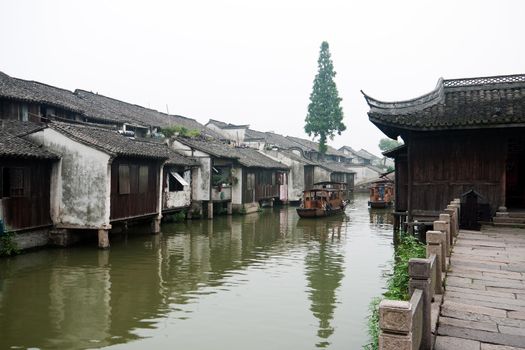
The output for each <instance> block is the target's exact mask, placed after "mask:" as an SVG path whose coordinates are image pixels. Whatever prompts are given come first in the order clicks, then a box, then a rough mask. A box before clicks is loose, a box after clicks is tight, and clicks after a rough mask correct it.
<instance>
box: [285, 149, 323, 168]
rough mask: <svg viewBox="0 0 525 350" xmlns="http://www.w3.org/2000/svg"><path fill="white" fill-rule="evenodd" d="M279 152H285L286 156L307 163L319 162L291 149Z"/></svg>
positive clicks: (314, 163) (315, 163)
mask: <svg viewBox="0 0 525 350" xmlns="http://www.w3.org/2000/svg"><path fill="white" fill-rule="evenodd" d="M279 153H282V154H284V155H285V156H286V157H288V158H290V159H293V160H295V161H298V162H301V163H304V164H305V165H318V163H317V162H314V161H313V160H310V159H307V158H305V157H303V156H300V155H298V154H296V153H294V152H292V151H289V150H279Z"/></svg>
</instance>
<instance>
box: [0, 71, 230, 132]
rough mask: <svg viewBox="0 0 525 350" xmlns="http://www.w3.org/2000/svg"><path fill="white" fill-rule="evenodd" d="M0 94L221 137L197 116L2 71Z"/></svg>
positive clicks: (106, 119)
mask: <svg viewBox="0 0 525 350" xmlns="http://www.w3.org/2000/svg"><path fill="white" fill-rule="evenodd" d="M0 97H3V98H8V99H15V100H19V101H27V102H34V103H42V104H47V105H50V106H54V107H57V108H61V109H64V110H67V111H71V112H74V113H76V114H78V115H80V116H84V117H87V118H92V119H95V120H96V121H102V122H105V123H108V122H113V123H129V124H134V125H141V126H148V127H149V126H154V127H166V126H170V125H179V126H183V127H185V128H186V129H196V130H199V131H200V132H201V134H203V135H204V136H207V137H214V138H218V139H220V138H222V136H221V135H220V134H218V133H216V132H214V131H213V130H211V129H209V128H207V127H205V126H204V125H202V124H200V123H199V122H197V121H196V120H195V119H191V118H186V117H182V116H177V115H171V114H166V113H162V112H158V111H156V110H153V109H149V108H145V107H141V106H138V105H135V104H131V103H127V102H123V101H119V100H116V99H113V98H110V97H106V96H103V95H99V94H94V93H92V92H88V91H84V90H80V89H77V90H75V92H72V91H69V90H66V89H61V88H57V87H55V86H51V85H47V84H43V83H39V82H36V81H29V80H23V79H18V78H13V77H10V76H8V75H7V74H5V73H2V72H0Z"/></svg>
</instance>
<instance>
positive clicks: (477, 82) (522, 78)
mask: <svg viewBox="0 0 525 350" xmlns="http://www.w3.org/2000/svg"><path fill="white" fill-rule="evenodd" d="M505 83H507V84H508V83H525V74H512V75H495V76H490V77H477V78H461V79H446V80H444V81H443V85H444V86H445V87H446V88H448V87H464V86H483V85H493V84H505Z"/></svg>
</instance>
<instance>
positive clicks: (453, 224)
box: [443, 205, 458, 243]
mask: <svg viewBox="0 0 525 350" xmlns="http://www.w3.org/2000/svg"><path fill="white" fill-rule="evenodd" d="M443 211H444V212H445V214H448V215H450V242H451V243H452V242H453V240H454V237H455V236H457V235H458V231H457V226H456V220H457V214H456V208H455V207H452V206H451V205H447V208H446V209H445V210H443Z"/></svg>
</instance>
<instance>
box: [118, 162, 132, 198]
mask: <svg viewBox="0 0 525 350" xmlns="http://www.w3.org/2000/svg"><path fill="white" fill-rule="evenodd" d="M118 192H119V193H120V194H129V193H130V186H129V165H127V164H120V165H119V166H118Z"/></svg>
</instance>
